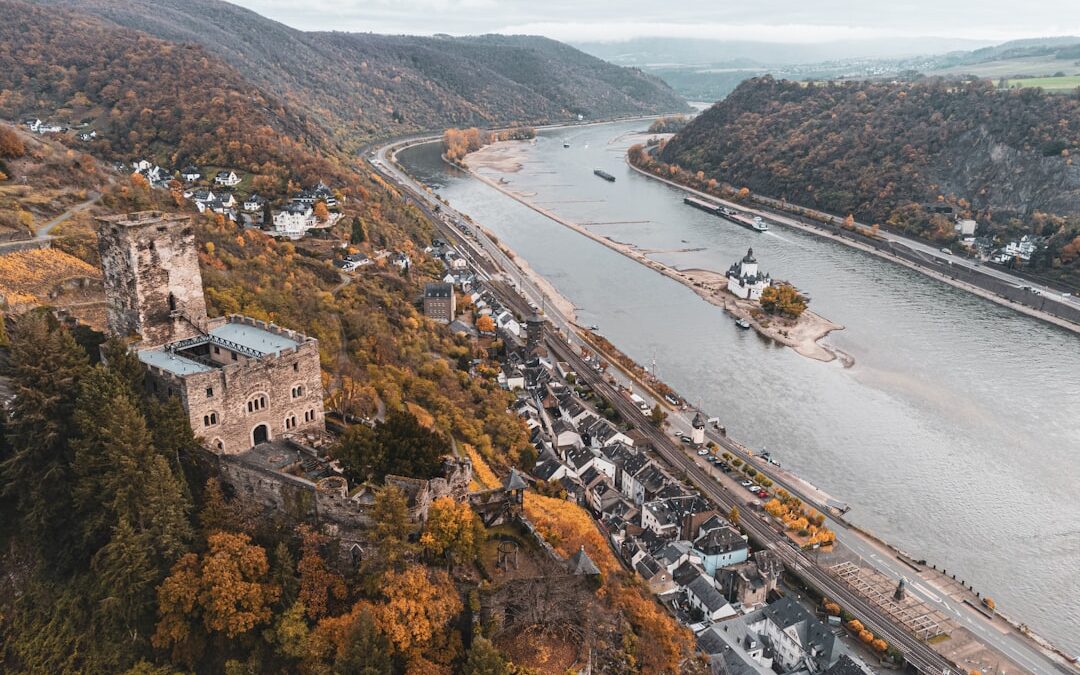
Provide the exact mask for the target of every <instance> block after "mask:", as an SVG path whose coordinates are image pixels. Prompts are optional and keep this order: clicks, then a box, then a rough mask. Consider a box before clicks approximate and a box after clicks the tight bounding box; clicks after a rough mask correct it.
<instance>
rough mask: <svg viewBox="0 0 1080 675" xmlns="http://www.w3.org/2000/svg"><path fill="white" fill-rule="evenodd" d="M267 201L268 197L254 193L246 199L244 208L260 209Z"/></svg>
mask: <svg viewBox="0 0 1080 675" xmlns="http://www.w3.org/2000/svg"><path fill="white" fill-rule="evenodd" d="M265 203H266V199H264V198H263V197H260V196H259V195H257V194H253V195H251V196H250V197H248V198H247V199H245V200H244V210H245V211H248V212H249V213H250V212H253V211H258V210H260V209H262V207H263V204H265Z"/></svg>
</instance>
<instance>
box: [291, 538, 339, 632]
mask: <svg viewBox="0 0 1080 675" xmlns="http://www.w3.org/2000/svg"><path fill="white" fill-rule="evenodd" d="M297 531H298V532H299V533H300V537H301V539H302V543H301V546H300V550H301V554H300V562H299V564H298V565H297V568H296V569H297V572H299V574H300V594H299V596H298V597H299V601H300V602H301V603H303V605H304V607H305V609H306V612H307V616H308V618H309V619H311V620H312V621H316V620H318V619H320V618H322V617H323V616H325V615H326V613H327V611H328V610H329V605H330V599H331V597H333V598H334V599H336V600H342V599H343V598H344V597H345V594H346V592H347V591H348V589H347V588H346V587H345V580H344V579H342V578H341V575H340V574H338V573H336V572H333V571H331V570H330V569H329V568H327V566H326V561H325V560H323V557H322V552H321V551H320V548H321V547H322V546H323V545H324V544H326V543H327V542H328V541H329V540H330V538H329V537H326V536H323V535H321V534H319V533H318V532H316V531H314V530H312V529H311V528H310V527H308V526H307V525H301V526H300V527H299V528H297Z"/></svg>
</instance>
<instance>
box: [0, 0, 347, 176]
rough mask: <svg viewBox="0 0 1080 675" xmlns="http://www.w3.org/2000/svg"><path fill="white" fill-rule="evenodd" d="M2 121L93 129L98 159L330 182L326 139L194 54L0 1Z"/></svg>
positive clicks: (79, 17)
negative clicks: (145, 159)
mask: <svg viewBox="0 0 1080 675" xmlns="http://www.w3.org/2000/svg"><path fill="white" fill-rule="evenodd" d="M0 14H2V15H3V16H4V21H3V22H0V117H4V118H8V119H21V118H24V117H27V116H40V117H42V118H48V119H52V120H55V121H57V122H64V123H75V122H88V123H90V124H91V125H92V126H93V128H95V129H96V130H97V131H98V133H99V135H100V136H101V138H100V140H97V141H95V142H94V144H93V148H94V152H95V153H97V154H99V155H102V156H105V157H108V158H115V159H124V160H128V159H131V158H132V157H133V156H141V155H148V156H151V157H157V158H158V159H159V160H160V161H165V162H169V163H170V164H179V163H181V162H187V161H191V162H195V163H199V164H212V165H219V166H233V167H236V168H240V169H244V170H249V171H258V172H259V173H262V174H265V175H268V176H272V177H274V178H277V179H280V180H282V181H284V180H286V179H288V178H297V179H303V178H307V179H311V178H317V177H319V176H323V175H326V176H327V177H328V178H330V177H333V176H334V175H335V173H336V169H335V168H334V166H333V165H331V164H330V163H328V162H327V161H325V160H324V159H323V158H322V157H320V156H319V154H320V153H321V154H330V153H332V150H333V148H331V147H329V144H328V142H327V136H326V134H325V133H324V132H323V131H322V130H320V129H319V128H318V127H317V126H316V125H313V124H311V123H310V122H309V121H308V120H307V119H306V118H305V116H304V115H303V114H298V113H295V112H293V109H291V108H290V107H288V106H287V105H286V104H284V103H283V102H281V101H278V100H275V99H274V98H272V97H271V96H268V95H266V94H264V93H263V92H262V91H261V90H260V89H258V88H257V87H255V86H252V85H251V84H249V83H248V82H246V81H245V80H244V79H243V78H242V77H241V76H240V75H239V73H237V72H236V71H235V70H234V69H233V68H231V67H230V66H228V65H225V64H224V63H221V62H220V61H219V60H218V59H216V58H214V57H213V56H212V55H210V54H208V53H207V52H205V51H204V50H203V49H202V48H200V47H198V46H195V45H177V44H173V43H168V42H164V41H162V40H157V39H154V38H150V37H148V36H146V35H144V34H142V33H139V32H137V31H134V30H131V29H127V28H121V27H119V26H116V25H115V24H111V23H105V22H102V21H99V20H97V19H95V18H93V17H90V16H86V15H83V14H81V13H77V12H70V11H67V10H61V9H58V8H43V7H38V6H35V5H32V4H29V3H26V2H22V1H21V0H0Z"/></svg>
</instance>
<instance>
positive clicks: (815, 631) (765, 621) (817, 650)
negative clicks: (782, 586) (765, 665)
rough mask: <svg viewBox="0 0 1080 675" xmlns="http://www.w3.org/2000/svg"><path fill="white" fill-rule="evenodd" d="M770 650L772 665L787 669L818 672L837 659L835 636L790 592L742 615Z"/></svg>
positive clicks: (784, 671) (779, 668) (789, 670)
mask: <svg viewBox="0 0 1080 675" xmlns="http://www.w3.org/2000/svg"><path fill="white" fill-rule="evenodd" d="M744 621H745V623H746V626H747V628H748V629H750V630H751V631H754V632H755V633H757V634H758V635H759V636H760V637H761V639H762V640H763V641H764V642H766V643H767V644H769V645H770V646H771V647H772V650H773V669H774V670H777V672H781V673H789V672H791V671H794V670H798V669H800V668H806V669H807V670H809V671H810V672H815V673H817V672H821V671H823V670H825V669H827V668H829V667H830V666H832V664H833V662H834V661H835V660H836V657H837V655H834V653H833V651H834V647H835V643H836V636H835V635H833V632H832V631H831V630H829V628H828V627H827V626H826V625H825V624H823V623H822V622H821V621H819V620H818V619H817V617H815V616H814V615H813V614H812V613H811V612H810V610H808V609H807V608H806V607H804V606H802V605H801V604H800V603H799V602H798V601H797V600H795V599H794V598H792V597H791V596H785V597H783V598H780V599H779V600H777V601H775V602H773V603H772V604H771V605H766V606H765V607H762V608H761V609H759V610H756V611H755V612H753V613H752V614H749V615H747V616H746V617H745V618H744Z"/></svg>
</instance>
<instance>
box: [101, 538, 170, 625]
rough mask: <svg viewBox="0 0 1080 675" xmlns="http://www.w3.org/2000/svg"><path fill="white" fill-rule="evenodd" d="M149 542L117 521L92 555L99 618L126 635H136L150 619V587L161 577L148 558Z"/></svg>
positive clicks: (152, 598)
mask: <svg viewBox="0 0 1080 675" xmlns="http://www.w3.org/2000/svg"><path fill="white" fill-rule="evenodd" d="M150 544H151V542H150V541H149V538H148V537H147V536H146V535H145V534H141V533H139V532H136V531H135V528H133V527H132V526H131V523H129V522H128V521H127V519H125V518H121V520H120V522H119V524H117V526H116V527H115V528H114V530H113V533H112V538H111V539H110V540H109V542H108V543H107V544H106V545H105V546H104V547H102V548H101V550H99V551H98V552H97V554H96V555H95V556H94V560H93V562H92V564H91V569H92V570H93V571H94V580H95V582H96V583H97V586H98V593H99V597H100V598H101V599H100V601H99V602H98V605H97V607H98V611H99V612H100V616H101V617H102V619H103V620H104V621H105V622H107V623H109V624H111V625H112V626H114V627H115V628H117V629H119V630H121V631H123V632H124V633H126V634H132V633H138V632H139V629H140V628H141V627H142V625H143V624H144V623H145V622H146V620H147V619H150V618H152V617H153V608H154V586H155V584H157V583H158V580H159V579H160V578H161V577H160V575H159V573H158V569H157V565H155V564H154V561H153V560H152V559H151V556H150V552H151V551H152V547H151V546H150Z"/></svg>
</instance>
